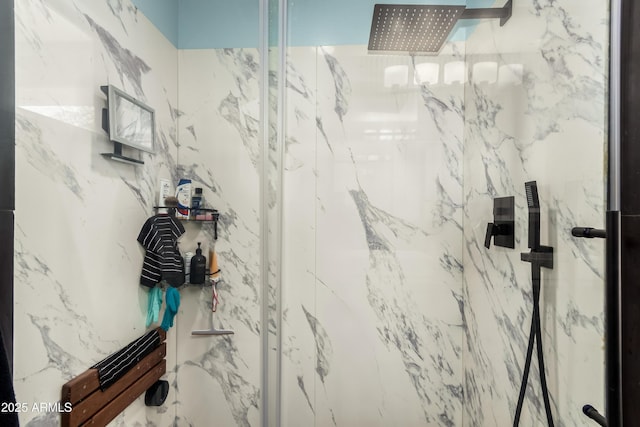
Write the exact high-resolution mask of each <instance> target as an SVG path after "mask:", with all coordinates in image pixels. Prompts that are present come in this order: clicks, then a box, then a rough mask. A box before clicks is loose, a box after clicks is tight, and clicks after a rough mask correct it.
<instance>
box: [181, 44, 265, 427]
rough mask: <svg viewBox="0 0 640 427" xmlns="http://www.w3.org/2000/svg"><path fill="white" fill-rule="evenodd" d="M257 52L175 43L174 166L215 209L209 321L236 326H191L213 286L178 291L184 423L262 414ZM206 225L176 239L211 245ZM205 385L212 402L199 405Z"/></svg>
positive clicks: (204, 317) (250, 420)
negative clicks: (210, 331)
mask: <svg viewBox="0 0 640 427" xmlns="http://www.w3.org/2000/svg"><path fill="white" fill-rule="evenodd" d="M258 59H259V57H258V51H257V49H219V50H184V51H181V52H180V80H179V85H180V112H181V116H180V129H179V136H180V151H179V163H180V173H181V174H182V175H181V176H184V177H187V178H191V179H192V180H193V181H194V183H197V184H198V185H200V186H202V188H203V191H204V198H205V203H206V205H207V207H213V208H215V209H218V210H219V211H220V223H219V230H218V233H219V239H218V240H217V241H216V242H215V250H216V252H217V254H218V260H219V267H220V269H221V270H222V278H223V279H222V281H221V282H220V284H219V286H218V291H219V295H220V300H221V306H220V309H219V310H218V311H217V312H216V314H215V322H216V327H217V328H226V329H232V330H234V331H235V334H234V335H231V336H226V337H217V336H209V337H193V336H191V331H192V330H194V329H206V328H208V327H209V322H210V301H211V288H206V289H205V290H202V291H199V290H196V289H187V290H186V291H185V293H184V295H185V299H184V305H181V310H180V313H179V315H180V320H179V322H178V325H177V334H178V353H177V354H178V355H177V357H178V368H177V379H176V381H177V384H178V389H179V395H178V409H177V411H178V419H179V420H180V422H181V423H191V424H192V425H201V424H202V423H205V424H206V423H207V422H210V420H213V419H215V420H216V421H217V422H219V423H220V424H221V425H238V426H256V425H260V424H261V421H260V416H261V412H260V411H261V410H260V387H261V362H262V358H261V349H262V347H261V338H260V331H261V329H262V325H261V317H260V313H261V311H260V307H261V298H262V290H261V282H260V237H259V236H260V221H259V211H260V209H259V202H260V197H259V189H260V182H259V167H260V165H259V162H260V155H261V154H260V140H259V126H258V125H259V117H260V116H259V113H260V108H259V107H260V104H259V94H260V92H259V81H258V77H259V73H258V71H259V66H258V62H257V61H258ZM195 227H200V226H199V225H196V226H195ZM208 227H210V226H207V225H202V228H201V229H200V228H195V229H194V230H193V231H192V232H191V233H190V235H189V236H187V237H186V238H185V239H183V244H182V248H183V250H185V251H186V250H191V251H194V250H195V245H196V241H202V242H203V244H204V245H205V246H207V248H210V247H214V240H213V235H212V230H211V229H210V228H208ZM204 253H205V255H206V256H208V249H207V250H206V251H205V252H204ZM182 307H183V308H182ZM203 394H205V395H206V396H207V399H210V400H211V402H215V404H212V405H207V406H203V405H202V401H203V400H202V395H203ZM207 420H209V421H207Z"/></svg>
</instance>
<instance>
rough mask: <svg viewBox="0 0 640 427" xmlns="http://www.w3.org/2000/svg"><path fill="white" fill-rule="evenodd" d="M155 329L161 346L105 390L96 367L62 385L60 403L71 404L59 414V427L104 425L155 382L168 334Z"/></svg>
mask: <svg viewBox="0 0 640 427" xmlns="http://www.w3.org/2000/svg"><path fill="white" fill-rule="evenodd" d="M158 332H159V333H160V340H161V343H160V346H159V347H157V348H155V349H154V350H153V351H152V352H151V353H150V354H148V355H147V356H146V357H144V358H143V359H142V360H140V362H138V364H136V365H135V366H134V367H133V368H131V369H130V370H129V371H127V373H126V374H124V376H122V377H121V378H120V379H118V380H117V381H116V382H115V383H113V384H112V385H111V386H109V387H108V388H106V389H105V390H104V391H102V390H100V383H99V381H98V370H97V369H87V370H86V371H84V372H83V373H82V374H80V375H78V376H77V377H75V378H73V379H71V380H70V381H69V382H67V383H66V384H64V385H63V386H62V399H61V406H62V407H63V408H65V404H67V406H69V405H68V403H71V411H70V412H63V413H62V414H61V417H62V420H61V426H62V427H76V426H105V425H107V424H108V423H109V422H110V421H111V420H113V419H114V418H115V417H116V416H118V414H120V413H121V412H122V411H124V409H125V408H126V407H127V406H129V405H130V404H131V403H132V402H133V401H134V400H136V399H137V398H138V397H139V396H140V395H141V394H142V393H144V392H145V391H146V390H147V389H148V388H149V387H151V386H152V385H153V384H154V383H155V382H156V381H158V380H159V379H160V377H161V376H162V375H164V373H165V372H166V370H167V363H166V360H165V359H164V357H165V355H166V354H167V344H166V342H165V340H166V338H167V335H166V332H165V331H164V330H163V329H161V328H158Z"/></svg>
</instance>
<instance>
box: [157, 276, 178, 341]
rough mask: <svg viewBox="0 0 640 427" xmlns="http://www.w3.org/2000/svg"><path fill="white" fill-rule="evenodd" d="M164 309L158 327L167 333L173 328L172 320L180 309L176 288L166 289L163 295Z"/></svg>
mask: <svg viewBox="0 0 640 427" xmlns="http://www.w3.org/2000/svg"><path fill="white" fill-rule="evenodd" d="M165 301H166V307H165V309H164V317H163V318H162V325H160V327H161V328H162V329H164V330H165V331H168V330H169V328H170V327H172V326H173V318H174V317H175V315H176V313H177V312H178V307H180V292H178V290H177V289H176V288H171V287H169V288H167V295H165Z"/></svg>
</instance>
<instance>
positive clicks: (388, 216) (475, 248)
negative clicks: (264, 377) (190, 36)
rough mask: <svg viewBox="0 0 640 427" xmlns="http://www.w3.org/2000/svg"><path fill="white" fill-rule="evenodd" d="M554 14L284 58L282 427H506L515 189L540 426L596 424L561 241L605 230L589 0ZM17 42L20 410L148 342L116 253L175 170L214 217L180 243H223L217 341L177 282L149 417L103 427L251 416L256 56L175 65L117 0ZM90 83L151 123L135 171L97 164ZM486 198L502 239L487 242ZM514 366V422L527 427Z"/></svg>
mask: <svg viewBox="0 0 640 427" xmlns="http://www.w3.org/2000/svg"><path fill="white" fill-rule="evenodd" d="M574 3H575V2H569V1H568V0H566V1H565V0H562V1H560V2H557V1H556V2H554V3H553V4H552V3H547V2H536V3H534V4H528V3H526V4H522V5H516V8H515V10H514V16H513V18H512V20H511V21H510V22H509V23H508V25H506V26H505V27H502V28H500V27H498V26H497V25H496V24H495V23H492V22H487V23H482V24H481V25H480V26H479V27H478V28H477V30H476V32H475V33H474V35H473V36H471V38H470V39H469V40H468V41H467V43H466V47H465V44H452V45H448V46H447V47H446V49H445V51H443V53H442V54H441V55H439V56H438V57H428V58H427V57H424V58H423V57H416V58H410V57H403V56H377V55H376V56H374V55H368V54H367V52H366V47H365V46H336V47H300V48H290V49H289V50H288V52H287V55H288V69H287V83H286V87H287V89H286V100H287V110H286V135H285V139H286V152H285V162H284V168H285V172H284V182H283V185H284V188H283V193H282V194H283V205H282V206H283V214H284V222H283V227H284V228H283V258H282V263H283V264H282V267H283V271H282V283H281V289H280V292H281V295H282V309H283V325H282V329H281V331H280V332H281V338H282V402H283V406H282V421H283V425H310V424H311V423H315V424H316V425H336V426H349V425H355V423H358V424H360V423H367V424H368V425H398V424H399V423H401V424H403V425H433V426H461V425H469V426H484V425H486V426H490V425H491V426H492V425H509V423H510V417H511V414H512V412H513V409H514V407H515V402H516V398H517V390H518V386H519V377H520V372H521V368H522V364H523V360H524V351H525V347H526V339H527V333H528V329H529V321H530V314H531V313H530V300H531V295H530V284H529V282H528V280H529V278H528V265H526V264H524V263H522V262H521V261H520V255H519V253H520V252H523V251H525V249H526V234H525V233H526V220H525V218H526V215H525V213H526V206H525V201H524V182H525V181H527V180H537V181H538V184H539V188H540V199H541V202H542V205H543V211H542V212H543V214H542V218H543V220H542V221H543V234H542V235H543V237H542V242H543V244H549V245H552V246H554V247H555V248H556V267H555V268H554V270H553V271H548V272H547V271H545V274H544V276H543V278H544V290H543V301H542V307H543V308H542V310H543V311H542V312H543V315H544V318H543V323H544V330H545V334H544V339H545V349H546V354H545V356H546V358H547V359H546V360H547V366H548V378H549V384H550V391H551V394H552V404H553V408H554V411H555V415H557V418H558V419H559V420H561V421H560V422H559V425H566V426H571V425H581V424H580V423H581V421H582V419H581V417H582V416H581V415H580V413H579V409H580V407H581V406H582V404H584V403H591V404H593V405H594V406H597V407H599V408H603V404H602V402H603V396H602V390H603V384H602V383H603V381H602V380H603V371H602V365H603V355H602V333H603V328H602V322H603V317H602V305H603V304H602V295H603V289H602V281H603V264H604V263H603V257H602V255H603V252H604V247H603V245H602V244H601V242H598V241H584V240H583V241H576V240H574V239H573V238H571V236H570V234H569V232H568V230H569V229H570V228H571V227H572V226H574V225H591V226H596V227H600V226H602V221H603V218H604V214H603V212H604V198H603V193H604V189H603V181H604V180H603V174H604V172H603V169H602V165H603V152H604V146H603V145H604V135H605V89H604V88H605V85H606V64H607V57H606V47H607V43H606V42H605V41H606V40H607V36H606V21H605V20H604V19H602V18H601V17H602V16H606V5H601V4H600V2H595V0H594V1H590V2H589V6H588V7H581V8H578V5H575V4H574ZM591 3H593V4H591ZM523 29H527V31H523ZM16 40H17V47H16V52H17V58H16V64H17V70H18V72H17V116H18V118H17V124H16V126H17V132H16V133H17V149H16V153H17V154H16V157H17V158H16V169H17V171H16V178H17V186H16V187H17V188H16V193H17V200H16V273H15V283H16V286H15V288H16V336H15V353H16V360H15V383H16V393H17V395H18V399H20V400H23V401H26V402H31V403H32V402H41V401H55V400H57V399H58V397H59V388H60V386H61V384H62V383H64V382H65V381H66V380H68V379H69V378H70V377H72V376H73V375H76V374H78V373H79V372H81V371H82V370H84V369H85V368H86V367H87V366H88V365H90V364H92V363H94V362H95V361H96V360H99V359H100V358H101V357H103V356H105V355H107V354H109V353H111V352H112V351H114V350H115V349H117V348H120V347H121V346H122V345H124V344H126V343H127V342H129V341H130V340H131V339H133V338H135V337H137V336H139V335H140V334H141V333H142V332H143V331H144V317H145V313H146V301H147V300H146V292H145V291H144V290H142V289H140V287H139V286H138V285H137V283H138V274H139V267H140V264H141V260H142V250H141V248H140V247H139V245H138V244H137V242H136V241H135V237H136V236H137V233H138V231H139V229H140V227H141V225H142V223H143V222H144V219H145V218H146V217H147V216H149V215H150V213H152V209H151V207H152V206H153V205H154V204H155V197H156V191H157V188H156V187H157V180H158V178H160V177H165V178H169V179H171V180H173V182H177V179H178V178H179V177H188V178H191V179H192V180H193V181H194V183H197V184H198V185H200V186H202V187H203V188H204V194H205V201H206V203H207V205H208V206H210V207H215V208H217V209H219V210H220V212H221V221H220V229H219V239H218V240H217V241H215V242H214V239H213V230H212V228H211V226H210V225H207V224H186V229H187V233H186V235H185V236H184V238H183V239H181V242H182V243H181V249H182V250H183V251H188V250H189V251H193V250H195V246H196V242H198V241H200V242H202V243H203V246H204V249H205V251H204V253H205V255H208V251H209V249H215V250H216V252H217V253H218V256H219V260H220V267H221V269H222V281H221V282H220V284H219V293H220V299H221V305H220V307H219V309H218V311H217V312H216V313H215V317H214V322H215V326H216V327H218V328H229V329H232V330H234V331H235V335H232V336H227V337H192V336H191V335H190V332H191V330H193V329H205V328H208V327H209V326H210V323H209V322H210V311H209V310H210V305H209V303H210V298H211V293H210V292H211V289H210V288H208V287H202V288H200V287H194V286H192V287H187V288H184V289H183V290H182V291H181V295H182V304H181V308H180V312H179V313H178V317H177V319H176V324H175V327H174V328H173V329H172V330H170V331H169V334H168V339H169V343H170V348H171V350H170V352H169V354H168V355H167V359H168V361H169V366H170V368H169V373H168V375H167V378H168V379H169V380H170V382H171V384H172V389H171V390H172V391H171V394H170V396H169V399H168V401H167V403H166V404H165V405H164V406H162V407H159V408H157V409H154V410H149V409H146V408H145V407H144V406H143V404H142V403H140V402H138V403H136V404H135V405H133V406H131V407H130V408H129V409H127V410H126V411H125V412H124V414H123V415H121V416H120V417H119V418H118V419H116V421H115V422H114V425H134V424H135V423H140V424H145V425H171V424H172V423H173V422H176V423H177V424H178V425H206V424H208V423H210V421H211V420H212V419H215V420H216V421H217V422H218V423H220V425H240V426H257V425H260V424H261V422H260V411H261V408H260V394H261V391H260V375H261V366H260V363H261V341H260V332H261V327H262V325H261V319H260V304H261V298H262V292H261V289H260V285H259V282H260V273H261V272H260V244H261V242H260V197H259V189H260V181H259V173H260V165H259V159H260V149H261V148H260V147H261V144H260V140H259V129H260V128H259V126H260V125H259V119H260V104H259V102H260V92H259V80H258V79H259V66H258V65H259V63H258V60H259V59H258V58H259V53H258V50H257V49H220V50H185V51H179V52H178V51H177V50H176V49H175V48H174V47H173V46H172V45H171V44H170V43H169V42H168V41H167V40H166V39H164V38H163V37H162V36H161V35H160V33H159V32H157V30H156V29H155V28H153V26H152V25H151V24H150V23H149V22H148V21H147V20H146V18H144V16H142V15H141V14H139V13H137V12H136V10H135V8H133V7H132V6H131V5H130V4H129V3H127V2H125V1H109V2H79V1H75V2H74V1H72V0H55V1H50V2H46V3H45V2H16ZM465 50H466V53H465ZM465 60H466V63H467V70H468V73H469V74H468V75H469V77H470V80H469V81H467V80H466V78H465V73H464V70H465V63H464V61H465ZM478 63H481V65H479V66H477V67H476V66H475V65H476V64H478ZM493 63H496V65H493ZM178 67H179V71H178ZM435 69H437V70H438V73H439V74H438V76H437V77H434V74H433V70H435ZM493 69H496V70H497V74H496V77H495V81H494V80H493V77H492V74H491V72H492V70H493ZM447 70H448V72H446V71H447ZM452 73H453V74H452ZM452 75H455V77H451V76H452ZM428 81H432V83H429V84H427V82H428ZM445 81H446V83H445ZM107 82H110V83H113V84H115V85H116V86H119V87H120V88H121V89H124V90H126V91H128V92H129V93H131V94H132V95H134V96H136V97H139V98H140V99H142V100H144V101H145V102H146V103H148V104H149V105H152V106H154V107H155V109H156V114H157V118H158V128H157V132H158V136H159V144H160V148H159V150H158V152H157V153H156V154H155V155H147V154H144V155H143V157H144V159H145V161H146V162H147V163H146V164H145V165H144V166H141V167H140V166H139V167H132V166H128V165H121V164H117V163H114V162H109V161H107V160H105V159H104V158H103V157H102V156H100V153H101V152H104V151H109V150H110V149H111V147H110V144H109V143H108V142H107V138H106V136H105V134H104V132H103V131H102V130H101V129H100V123H99V117H100V115H99V112H100V108H102V106H103V104H104V97H103V95H102V94H101V93H100V91H99V86H100V85H102V84H105V83H107ZM271 83H272V84H273V83H274V82H271ZM178 88H180V90H179V91H178ZM178 141H179V143H178ZM576 152H578V153H580V154H579V156H576V154H575V153H576ZM463 153H464V154H463ZM273 160H275V159H273ZM504 195H514V196H516V208H517V220H518V223H517V228H516V232H517V234H516V237H517V247H516V249H515V250H506V249H501V248H500V249H496V248H494V247H492V248H491V249H490V250H488V251H487V250H486V249H485V248H484V246H482V243H483V240H484V232H485V228H486V223H487V222H488V221H489V220H490V219H491V207H492V205H491V199H492V198H493V197H497V196H504ZM272 196H273V195H271V194H270V195H269V197H267V200H268V201H269V203H270V207H271V208H273V207H274V205H273V202H274V199H273V197H272ZM272 237H273V238H275V236H272ZM463 270H464V271H463ZM114 307H117V311H116V309H114ZM116 313H117V314H116ZM70 332H71V333H70ZM27 356H28V357H27ZM585 371H588V372H594V374H592V375H589V376H587V375H584V372H585ZM531 376H532V378H533V381H532V383H531V384H532V387H531V388H530V390H529V393H528V395H527V404H526V405H525V411H524V414H523V415H524V416H523V423H522V424H521V425H539V424H540V423H541V422H542V421H541V420H542V418H541V416H542V414H543V411H541V400H540V395H539V383H538V382H537V371H535V369H534V370H533V371H532V375H531ZM202 401H210V402H211V405H207V406H203V405H202V403H201V402H202ZM56 417H57V414H37V413H26V414H22V415H21V420H22V423H23V424H25V425H55V422H56V419H57V418H56Z"/></svg>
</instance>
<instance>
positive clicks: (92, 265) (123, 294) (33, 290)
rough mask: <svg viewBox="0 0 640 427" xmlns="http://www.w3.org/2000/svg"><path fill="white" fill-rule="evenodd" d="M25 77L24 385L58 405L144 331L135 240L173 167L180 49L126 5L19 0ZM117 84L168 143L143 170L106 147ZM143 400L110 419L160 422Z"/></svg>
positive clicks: (20, 391)
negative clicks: (107, 113)
mask: <svg viewBox="0 0 640 427" xmlns="http://www.w3.org/2000/svg"><path fill="white" fill-rule="evenodd" d="M116 4H118V5H119V7H118V10H111V9H110V8H109V7H108V6H109V5H110V6H111V7H115V6H116ZM16 76H17V77H16V105H17V120H16V212H15V219H16V242H15V248H16V249H15V260H16V267H15V343H14V354H15V361H14V362H15V363H14V369H15V370H14V375H15V388H16V395H17V397H18V399H20V400H21V401H25V402H29V403H38V402H55V401H57V400H58V399H59V396H60V388H61V386H62V384H63V383H65V382H66V381H67V380H69V379H71V377H73V376H75V375H78V374H80V373H81V372H83V371H84V370H85V369H87V368H88V367H89V366H91V365H93V364H94V363H96V362H98V361H99V360H100V359H102V358H103V357H105V356H107V355H108V354H110V353H112V352H114V351H116V350H118V349H120V348H121V347H122V346H124V345H125V344H127V343H128V342H130V341H132V340H133V339H135V338H137V337H138V336H140V335H141V334H142V333H144V331H145V325H144V319H145V317H146V304H147V300H146V291H145V290H143V289H142V288H141V287H140V285H139V284H138V283H139V274H140V267H141V263H142V255H143V251H142V248H141V247H140V245H139V244H138V243H137V241H136V237H137V235H138V232H139V230H140V228H141V226H142V224H143V222H144V220H145V219H146V217H148V216H149V215H150V214H151V213H152V210H151V207H152V206H153V205H154V204H155V198H156V195H155V193H156V189H157V181H156V180H157V177H158V176H159V175H160V176H162V175H164V176H171V174H172V171H174V170H175V162H176V154H177V147H176V122H175V120H176V117H175V111H174V108H175V106H176V105H177V70H176V50H175V48H174V47H173V46H171V44H170V43H169V42H168V41H166V39H165V38H164V37H163V36H162V35H161V34H160V32H158V31H157V30H156V29H155V27H153V26H152V25H151V24H150V23H149V22H148V21H147V20H146V18H143V17H142V16H139V15H137V13H136V11H135V9H134V8H133V7H131V6H130V4H129V3H127V2H123V3H117V2H109V3H107V2H91V3H89V4H86V3H84V2H73V1H52V2H46V3H45V2H19V3H17V4H16ZM109 82H111V83H114V84H116V85H117V86H119V87H120V88H121V89H124V90H126V91H127V92H129V93H131V94H132V95H133V96H136V97H138V98H140V99H142V100H143V101H144V102H146V103H148V104H149V105H152V106H153V107H154V108H155V110H156V114H157V128H156V132H157V135H158V139H159V141H160V145H159V150H158V152H157V153H156V154H155V155H149V154H145V155H143V159H144V160H145V162H146V163H145V165H144V166H137V167H133V166H129V165H123V164H119V163H115V162H110V161H108V160H106V159H105V158H103V157H102V156H101V155H100V153H101V152H107V151H110V150H112V149H113V146H112V144H111V143H109V142H108V140H107V136H106V133H105V132H104V131H103V130H102V128H101V123H100V117H101V109H102V107H103V106H105V104H106V103H105V97H104V95H103V94H102V93H101V92H100V86H101V85H105V84H107V83H109ZM170 345H171V341H170ZM173 346H175V344H173ZM167 360H168V363H169V366H170V368H169V370H172V369H173V367H172V364H174V365H175V360H173V358H172V357H171V356H168V358H167ZM144 408H145V407H144V405H143V404H141V403H140V402H138V403H135V404H134V405H132V407H131V408H130V410H128V411H127V412H126V413H125V414H124V415H122V416H121V417H120V419H119V421H118V420H116V421H114V422H115V423H120V424H121V425H122V424H123V423H124V424H128V425H131V424H133V423H135V422H137V421H138V420H145V422H146V421H147V420H148V421H149V422H155V421H158V419H159V418H158V417H157V416H156V412H157V411H156V410H155V409H154V410H145V409H144ZM169 417H170V418H173V414H169ZM57 420H58V414H55V413H35V412H29V413H25V414H22V415H21V423H22V424H24V425H30V424H31V423H33V424H37V425H52V424H53V425H55V423H57ZM38 423H42V424H38Z"/></svg>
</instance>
